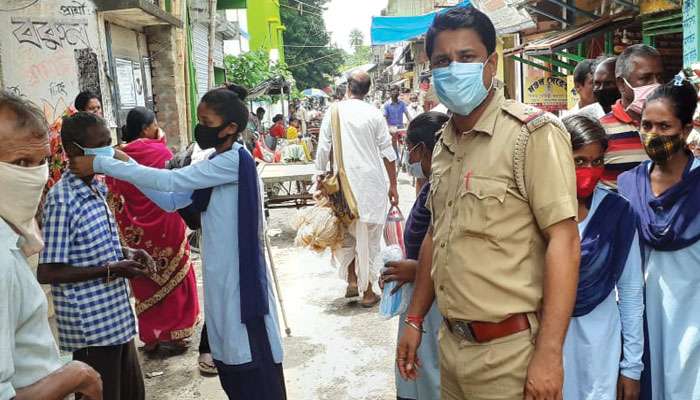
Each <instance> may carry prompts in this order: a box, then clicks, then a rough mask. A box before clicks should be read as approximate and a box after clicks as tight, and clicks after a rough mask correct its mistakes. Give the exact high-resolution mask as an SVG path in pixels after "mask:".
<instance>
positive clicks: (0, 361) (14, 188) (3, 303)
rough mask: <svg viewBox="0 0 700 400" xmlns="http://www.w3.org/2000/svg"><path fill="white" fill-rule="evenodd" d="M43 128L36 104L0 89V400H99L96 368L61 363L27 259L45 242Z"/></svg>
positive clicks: (45, 143) (47, 152) (46, 140)
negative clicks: (41, 226)
mask: <svg viewBox="0 0 700 400" xmlns="http://www.w3.org/2000/svg"><path fill="white" fill-rule="evenodd" d="M47 132H48V127H47V125H46V121H45V120H44V117H43V115H42V113H41V111H40V110H39V109H38V108H36V106H34V105H32V104H30V103H29V102H27V101H25V100H23V99H21V98H18V97H15V96H13V95H10V94H8V93H6V92H0V141H2V146H0V187H2V191H0V400H8V399H12V398H14V399H16V400H22V399H48V400H60V399H63V398H65V397H66V396H67V395H69V394H71V393H76V392H77V393H82V394H83V398H84V399H88V400H96V399H102V381H101V379H100V376H99V375H98V374H97V372H95V370H93V369H92V368H90V367H89V366H87V365H86V364H84V363H82V362H80V361H72V362H70V363H68V364H66V365H64V366H61V362H60V361H59V359H58V349H57V348H56V343H55V342H54V339H53V336H52V334H51V329H50V328H49V323H48V316H47V309H48V308H47V303H46V297H45V296H44V292H43V291H42V290H41V287H40V286H39V284H38V282H37V281H36V278H34V275H33V274H32V273H31V269H30V267H29V265H28V263H27V257H29V256H32V255H35V254H36V253H38V252H39V251H40V250H41V247H42V245H43V244H42V241H41V235H40V233H39V230H38V227H37V225H36V222H35V221H34V215H35V214H36V210H37V207H38V206H39V199H40V197H41V193H42V190H43V189H44V184H45V183H46V180H47V179H48V166H47V163H46V158H47V157H48V156H49V155H50V150H49V137H48V134H47Z"/></svg>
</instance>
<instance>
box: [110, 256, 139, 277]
mask: <svg viewBox="0 0 700 400" xmlns="http://www.w3.org/2000/svg"><path fill="white" fill-rule="evenodd" d="M109 269H110V271H112V272H113V273H114V274H116V275H117V276H121V277H122V278H127V279H131V278H136V277H137V276H144V275H147V274H148V267H147V266H145V265H142V264H141V263H138V262H136V261H133V260H124V261H117V262H114V263H111V264H110V265H109Z"/></svg>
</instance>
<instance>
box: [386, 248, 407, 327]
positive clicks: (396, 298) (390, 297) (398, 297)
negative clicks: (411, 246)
mask: <svg viewBox="0 0 700 400" xmlns="http://www.w3.org/2000/svg"><path fill="white" fill-rule="evenodd" d="M401 259H403V250H402V249H401V247H400V246H398V245H392V246H388V247H385V248H384V249H383V250H382V260H383V261H384V264H385V265H386V264H387V263H388V262H391V261H399V260H401ZM382 272H384V268H383V269H382ZM396 285H398V283H397V282H387V283H385V284H384V289H383V291H382V300H381V302H380V303H379V315H381V316H382V317H383V318H386V319H389V318H392V317H395V316H397V315H401V314H402V313H404V312H405V311H406V310H407V309H408V305H409V303H410V302H411V296H413V284H405V285H403V286H402V287H401V289H399V290H398V291H397V292H396V293H394V294H391V291H392V290H394V288H395V287H396Z"/></svg>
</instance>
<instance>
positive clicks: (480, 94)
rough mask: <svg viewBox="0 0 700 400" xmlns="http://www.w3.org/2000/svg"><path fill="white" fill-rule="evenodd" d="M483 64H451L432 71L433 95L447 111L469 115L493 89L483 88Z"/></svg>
mask: <svg viewBox="0 0 700 400" xmlns="http://www.w3.org/2000/svg"><path fill="white" fill-rule="evenodd" d="M483 75H484V63H460V62H452V63H451V64H450V65H449V66H447V67H443V68H436V69H434V70H433V82H434V85H435V93H436V94H437V96H438V99H440V102H441V103H442V104H443V105H444V106H445V107H447V109H448V110H450V111H452V112H453V113H455V114H459V115H469V114H471V112H472V111H474V109H475V108H477V107H478V106H479V105H480V104H481V103H483V101H484V99H486V96H488V94H489V91H491V88H492V87H493V79H492V80H491V86H490V87H489V88H486V87H484V78H483Z"/></svg>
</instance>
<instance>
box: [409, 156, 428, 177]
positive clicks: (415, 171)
mask: <svg viewBox="0 0 700 400" xmlns="http://www.w3.org/2000/svg"><path fill="white" fill-rule="evenodd" d="M407 172H408V174H409V175H411V176H412V177H414V178H416V179H425V174H424V173H423V166H422V165H421V162H420V160H418V161H416V162H414V163H409V164H408V167H407Z"/></svg>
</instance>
